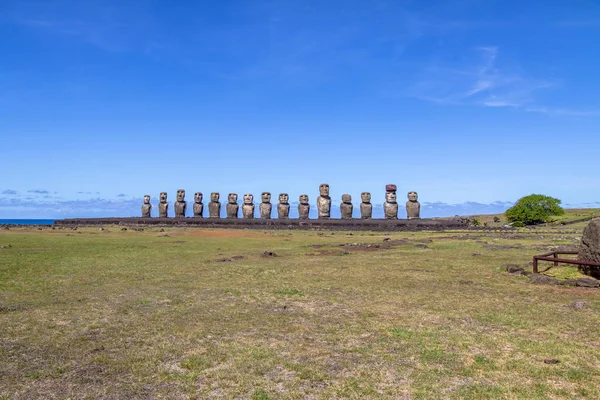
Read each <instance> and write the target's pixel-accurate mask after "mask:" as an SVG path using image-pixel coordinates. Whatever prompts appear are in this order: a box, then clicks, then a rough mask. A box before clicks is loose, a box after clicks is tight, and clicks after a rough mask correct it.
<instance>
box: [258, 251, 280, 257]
mask: <svg viewBox="0 0 600 400" xmlns="http://www.w3.org/2000/svg"><path fill="white" fill-rule="evenodd" d="M261 256H262V257H277V253H274V252H272V251H265V252H264V253H262V255H261Z"/></svg>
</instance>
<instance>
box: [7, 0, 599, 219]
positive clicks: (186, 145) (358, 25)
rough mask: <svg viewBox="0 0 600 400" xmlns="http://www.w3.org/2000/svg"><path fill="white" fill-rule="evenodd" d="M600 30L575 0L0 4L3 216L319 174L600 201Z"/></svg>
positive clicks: (82, 209) (337, 187)
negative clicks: (522, 0)
mask: <svg viewBox="0 0 600 400" xmlns="http://www.w3.org/2000/svg"><path fill="white" fill-rule="evenodd" d="M599 37H600V3H598V2H597V1H584V0H571V1H568V2H567V1H563V0H560V1H559V0H546V1H528V2H517V1H510V0H509V1H507V0H502V1H500V0H498V1H494V0H489V1H427V2H423V1H356V0H343V1H342V0H340V1H327V0H325V1H280V0H269V1H260V0H256V1H221V2H212V1H211V2H209V1H184V0H181V1H177V2H162V1H135V2H134V1H114V0H102V1H95V0H86V1H70V0H69V1H67V0H59V1H53V0H43V1H29V0H18V1H16V0H15V1H13V0H4V1H2V2H0V49H1V50H2V60H1V62H0V136H1V143H2V147H1V149H2V153H1V156H0V168H1V169H2V171H3V174H2V178H1V179H0V217H3V218H11V217H15V218H17V217H19V218H25V217H31V218H34V217H48V218H52V217H64V216H84V215H90V216H92V215H93V216H96V215H136V214H138V213H139V204H141V201H142V196H143V195H144V194H145V193H149V194H151V195H152V197H153V202H154V203H155V204H156V200H155V199H156V198H157V197H158V193H159V192H161V191H167V192H168V193H169V196H170V199H171V200H173V199H174V197H175V192H176V190H177V189H178V188H184V189H186V191H187V193H188V200H190V201H191V200H192V196H193V192H195V191H201V192H203V193H205V197H208V194H209V193H210V192H212V191H218V192H221V193H222V195H223V197H224V196H225V195H226V194H227V193H229V192H237V193H239V194H240V198H241V194H242V193H254V194H255V198H256V199H258V197H259V194H260V192H262V191H266V190H268V191H270V192H272V193H273V194H277V193H279V192H287V193H289V194H290V198H291V199H292V200H296V199H297V198H298V195H299V194H301V193H307V194H309V196H310V200H311V203H314V200H315V199H316V196H317V195H318V186H319V184H320V183H322V182H327V183H329V184H330V185H331V195H332V197H333V199H334V200H335V201H337V202H338V203H339V200H340V199H341V195H342V194H343V193H350V194H352V195H353V198H354V201H355V203H356V205H357V204H358V202H359V198H360V192H362V191H370V192H372V194H373V202H374V203H381V202H383V199H384V192H385V190H384V189H385V184H387V183H396V184H397V185H398V191H399V199H401V200H402V199H404V196H405V193H406V192H408V191H409V190H416V191H418V192H419V197H420V200H421V201H422V202H423V203H424V204H425V203H429V204H433V205H435V204H437V205H438V207H437V208H435V207H434V206H431V207H432V210H442V209H444V210H446V211H444V212H442V211H439V213H446V214H447V213H451V214H452V213H454V212H455V209H456V210H461V212H464V213H468V211H469V210H471V211H473V210H474V208H473V207H471V208H469V207H470V206H469V204H479V205H480V206H481V207H487V205H490V204H491V205H492V206H491V207H494V205H496V206H497V207H498V208H502V207H504V205H506V204H509V203H510V202H514V201H515V200H516V199H518V198H519V197H521V196H523V195H527V194H529V193H534V192H540V193H544V194H549V195H552V196H555V197H558V198H560V199H562V200H563V202H564V203H566V204H569V205H573V206H580V205H583V206H594V205H597V206H600V205H599V204H598V202H599V201H600V175H598V168H597V160H598V147H599V145H600V134H599V131H600V129H599V128H600V95H599V93H600V79H598V70H599V68H598V67H599V64H600V52H598V51H597V47H598V45H597V39H598V38H599ZM457 204H459V205H460V206H457V207H455V209H451V210H450V209H448V205H457ZM500 205H502V206H500ZM480 206H477V207H480ZM431 213H432V214H435V213H436V211H431Z"/></svg>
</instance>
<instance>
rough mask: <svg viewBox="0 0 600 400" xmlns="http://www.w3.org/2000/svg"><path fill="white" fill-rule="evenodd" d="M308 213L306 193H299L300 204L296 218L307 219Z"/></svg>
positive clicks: (308, 206) (308, 205)
mask: <svg viewBox="0 0 600 400" xmlns="http://www.w3.org/2000/svg"><path fill="white" fill-rule="evenodd" d="M309 213H310V204H308V195H306V194H301V195H300V204H298V218H300V219H308V214H309Z"/></svg>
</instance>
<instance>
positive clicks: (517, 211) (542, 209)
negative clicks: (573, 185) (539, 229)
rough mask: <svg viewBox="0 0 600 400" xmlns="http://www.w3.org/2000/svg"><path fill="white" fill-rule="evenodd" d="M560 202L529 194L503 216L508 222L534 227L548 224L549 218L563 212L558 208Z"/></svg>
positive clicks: (552, 198) (563, 211) (541, 195)
mask: <svg viewBox="0 0 600 400" xmlns="http://www.w3.org/2000/svg"><path fill="white" fill-rule="evenodd" d="M560 203H561V201H560V200H559V199H555V198H554V197H550V196H544V195H543V194H530V195H529V196H525V197H522V198H520V199H519V200H518V201H517V203H516V204H515V205H514V206H512V207H511V208H509V209H508V210H506V213H505V214H504V215H505V216H506V219H507V220H508V221H509V222H513V223H517V224H524V225H535V224H540V223H543V222H548V221H549V220H550V217H552V216H554V215H561V214H564V213H565V210H563V209H562V207H561V206H560Z"/></svg>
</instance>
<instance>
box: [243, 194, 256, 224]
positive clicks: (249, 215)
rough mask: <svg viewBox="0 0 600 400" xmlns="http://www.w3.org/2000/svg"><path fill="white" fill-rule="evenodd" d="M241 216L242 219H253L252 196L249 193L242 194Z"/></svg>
mask: <svg viewBox="0 0 600 400" xmlns="http://www.w3.org/2000/svg"><path fill="white" fill-rule="evenodd" d="M242 216H243V217H244V219H254V196H253V195H251V194H249V193H246V194H244V204H243V205H242Z"/></svg>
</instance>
